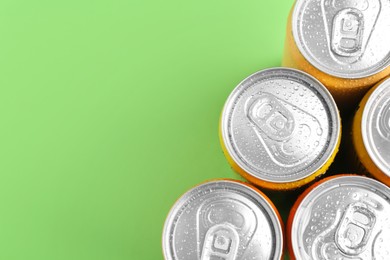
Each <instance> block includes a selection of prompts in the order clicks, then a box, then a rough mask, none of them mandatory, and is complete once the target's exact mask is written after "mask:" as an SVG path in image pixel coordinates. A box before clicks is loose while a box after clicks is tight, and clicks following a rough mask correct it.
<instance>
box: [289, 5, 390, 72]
mask: <svg viewBox="0 0 390 260" xmlns="http://www.w3.org/2000/svg"><path fill="white" fill-rule="evenodd" d="M292 19H293V20H292V31H293V36H294V39H295V42H296V44H297V46H298V48H299V50H300V52H301V53H302V55H303V56H304V57H305V58H306V59H307V60H308V61H309V62H310V63H311V64H312V65H313V66H314V67H316V68H318V69H319V70H321V71H323V72H325V73H327V74H330V75H333V76H336V77H341V78H364V77H367V76H370V75H373V74H376V73H378V72H380V71H382V70H383V69H385V68H386V67H388V66H389V65H390V44H389V42H390V33H389V31H390V1H388V0H297V2H296V5H295V9H294V12H293V16H292Z"/></svg>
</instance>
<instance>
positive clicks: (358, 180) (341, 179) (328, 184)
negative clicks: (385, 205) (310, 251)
mask: <svg viewBox="0 0 390 260" xmlns="http://www.w3.org/2000/svg"><path fill="white" fill-rule="evenodd" d="M312 186H313V187H309V188H308V190H309V192H308V193H307V194H305V197H304V198H303V199H302V200H301V201H300V203H299V205H298V207H297V208H296V210H295V214H294V216H293V220H292V224H291V233H290V234H289V235H290V237H289V239H290V241H291V242H290V243H291V248H292V251H293V253H294V255H295V257H296V258H297V259H303V258H302V256H301V249H302V247H300V246H299V245H298V239H296V238H297V237H299V234H298V227H297V225H299V224H300V223H301V222H300V221H301V219H300V218H299V215H302V214H303V213H305V212H304V211H303V210H305V209H307V208H308V207H309V205H310V204H311V203H312V202H314V201H315V200H316V198H318V197H319V196H320V195H322V194H325V193H326V192H327V191H329V190H331V189H333V188H335V187H341V186H358V187H363V188H365V189H370V190H371V191H372V192H374V193H377V194H378V196H381V195H382V194H385V195H387V198H388V199H390V188H389V187H387V186H386V185H385V184H383V183H381V182H379V181H377V180H374V179H372V178H368V177H365V176H359V175H338V176H337V175H336V176H333V177H329V178H327V179H324V180H323V181H320V183H319V184H313V185H312ZM294 234H295V235H294ZM298 254H299V255H298Z"/></svg>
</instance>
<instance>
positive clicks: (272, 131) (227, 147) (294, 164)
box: [220, 68, 341, 190]
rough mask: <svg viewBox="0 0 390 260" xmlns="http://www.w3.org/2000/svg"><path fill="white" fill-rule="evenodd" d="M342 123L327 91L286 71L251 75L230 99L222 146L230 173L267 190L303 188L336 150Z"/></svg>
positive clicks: (223, 122)
mask: <svg viewBox="0 0 390 260" xmlns="http://www.w3.org/2000/svg"><path fill="white" fill-rule="evenodd" d="M340 136H341V122H340V118H339V114H338V109H337V106H336V104H335V102H334V100H333V98H332V96H331V95H330V93H329V92H328V90H327V89H326V88H325V87H324V86H323V85H322V84H321V83H320V82H319V81H317V80H316V79H315V78H313V77H311V76H310V75H308V74H306V73H304V72H301V71H298V70H295V69H289V68H272V69H267V70H263V71H259V72H257V73H254V74H252V75H251V76H249V77H248V78H246V79H245V80H243V81H242V82H241V83H240V84H238V86H237V87H236V88H235V89H234V90H233V91H232V93H231V95H230V96H229V97H228V99H227V101H226V103H225V106H224V109H223V111H222V115H221V120H220V141H221V145H222V149H223V151H224V153H225V156H226V158H227V160H228V161H229V163H230V164H231V166H232V168H233V169H234V170H235V171H236V172H238V173H239V174H241V175H242V176H243V177H245V178H246V179H247V180H249V181H251V182H252V183H254V184H256V185H258V186H261V187H263V188H267V189H271V190H292V189H296V188H299V187H302V186H304V185H306V184H308V183H310V182H311V181H313V180H314V179H315V178H317V177H318V176H320V175H321V174H323V173H324V172H325V171H326V170H327V168H328V167H329V165H330V164H331V163H332V162H333V159H334V157H335V155H336V153H337V151H338V146H339V142H340Z"/></svg>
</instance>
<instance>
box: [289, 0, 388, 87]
mask: <svg viewBox="0 0 390 260" xmlns="http://www.w3.org/2000/svg"><path fill="white" fill-rule="evenodd" d="M307 1H309V0H296V2H295V5H294V10H293V14H292V16H291V19H292V23H291V24H292V34H293V38H294V41H295V45H296V46H297V47H298V50H299V52H300V53H301V54H302V55H303V57H304V58H305V59H306V60H307V61H308V62H309V63H310V64H311V65H312V66H314V67H315V68H316V69H318V70H320V71H322V72H324V73H326V74H328V75H331V76H334V77H338V78H342V79H363V78H367V77H370V76H373V75H376V74H378V73H380V72H382V71H384V70H385V69H386V68H387V67H389V66H390V54H389V55H388V57H387V59H384V60H383V61H382V62H379V63H378V64H375V66H373V68H372V69H370V70H363V71H362V72H358V73H353V74H352V73H349V74H348V73H343V72H340V71H337V70H332V69H330V68H328V67H326V66H323V65H322V63H321V62H320V61H318V59H316V58H315V57H314V55H311V52H310V50H308V48H306V47H305V44H304V41H303V40H302V39H301V38H302V37H300V34H299V33H298V27H299V24H298V15H299V13H300V12H299V10H301V8H302V7H303V5H304V2H307Z"/></svg>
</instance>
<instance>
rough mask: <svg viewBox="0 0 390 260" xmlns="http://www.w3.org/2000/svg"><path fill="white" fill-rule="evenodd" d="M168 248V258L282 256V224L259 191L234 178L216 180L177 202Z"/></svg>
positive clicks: (276, 258) (166, 235)
mask: <svg viewBox="0 0 390 260" xmlns="http://www.w3.org/2000/svg"><path fill="white" fill-rule="evenodd" d="M163 251H164V257H165V259H167V260H173V259H174V260H199V259H202V260H203V259H204V260H206V259H207V260H209V259H226V260H235V259H243V260H250V259H274V260H280V258H281V256H282V252H283V234H282V227H281V224H280V222H279V219H278V216H277V214H276V212H275V210H274V209H273V208H272V206H271V205H270V204H269V202H268V201H267V200H266V199H265V198H264V197H263V196H262V195H261V194H260V193H258V192H257V191H256V190H254V189H252V188H251V187H249V186H247V185H245V184H243V183H241V182H237V181H233V180H218V181H211V182H208V183H204V184H201V185H199V186H197V187H195V188H193V189H191V190H190V191H188V192H187V193H185V194H184V195H183V196H182V197H181V198H179V199H178V200H177V202H176V203H175V205H174V206H173V207H172V209H171V211H170V213H169V215H168V217H167V219H166V222H165V226H164V230H163Z"/></svg>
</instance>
